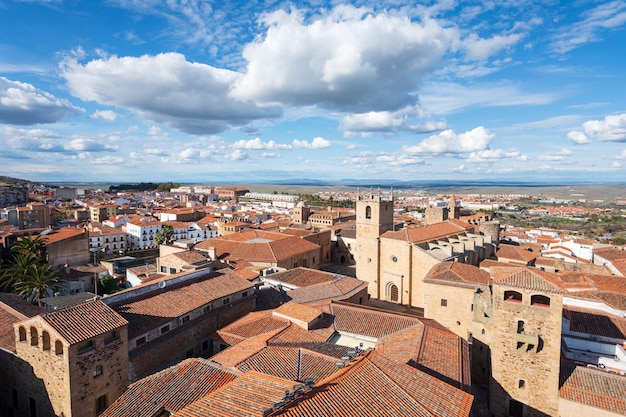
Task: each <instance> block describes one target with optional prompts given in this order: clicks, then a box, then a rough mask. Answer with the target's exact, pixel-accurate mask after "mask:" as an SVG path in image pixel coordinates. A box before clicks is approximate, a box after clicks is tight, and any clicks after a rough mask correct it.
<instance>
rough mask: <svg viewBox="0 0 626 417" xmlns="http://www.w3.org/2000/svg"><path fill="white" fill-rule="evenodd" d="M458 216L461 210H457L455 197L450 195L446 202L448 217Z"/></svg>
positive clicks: (456, 217) (454, 217)
mask: <svg viewBox="0 0 626 417" xmlns="http://www.w3.org/2000/svg"><path fill="white" fill-rule="evenodd" d="M459 217H461V210H459V206H457V205H456V198H455V197H454V195H451V196H450V201H449V202H448V218H449V219H458V218H459Z"/></svg>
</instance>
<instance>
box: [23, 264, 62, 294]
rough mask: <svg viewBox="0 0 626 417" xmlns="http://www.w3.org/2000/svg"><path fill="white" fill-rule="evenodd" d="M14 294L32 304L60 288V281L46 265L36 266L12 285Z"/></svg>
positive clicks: (54, 272)
mask: <svg viewBox="0 0 626 417" xmlns="http://www.w3.org/2000/svg"><path fill="white" fill-rule="evenodd" d="M14 288H15V292H16V293H17V295H19V296H20V297H22V298H25V299H27V300H28V301H30V302H32V303H33V304H37V301H39V300H40V299H42V298H46V296H48V295H49V294H51V293H54V292H56V291H58V290H59V289H60V288H61V279H60V278H59V277H58V276H57V274H56V271H54V270H53V269H52V268H51V267H50V265H48V264H37V265H35V267H34V268H33V269H32V271H31V272H30V274H29V275H28V277H26V278H25V279H23V280H20V281H18V282H16V283H15V284H14Z"/></svg>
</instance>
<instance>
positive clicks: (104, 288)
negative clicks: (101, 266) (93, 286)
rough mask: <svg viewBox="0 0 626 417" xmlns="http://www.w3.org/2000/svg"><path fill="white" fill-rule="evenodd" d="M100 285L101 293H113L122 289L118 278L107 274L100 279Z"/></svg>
mask: <svg viewBox="0 0 626 417" xmlns="http://www.w3.org/2000/svg"><path fill="white" fill-rule="evenodd" d="M98 287H99V288H100V294H113V293H114V292H118V291H119V290H121V288H120V285H119V284H118V282H117V280H116V279H115V278H113V277H112V276H111V275H105V276H103V277H102V278H100V280H99V281H98Z"/></svg>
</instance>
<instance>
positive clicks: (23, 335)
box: [19, 326, 26, 342]
mask: <svg viewBox="0 0 626 417" xmlns="http://www.w3.org/2000/svg"><path fill="white" fill-rule="evenodd" d="M19 332H20V342H24V341H25V340H26V329H25V328H23V327H22V326H20V330H19Z"/></svg>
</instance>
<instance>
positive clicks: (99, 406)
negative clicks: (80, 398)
mask: <svg viewBox="0 0 626 417" xmlns="http://www.w3.org/2000/svg"><path fill="white" fill-rule="evenodd" d="M107 405H108V404H107V396H106V395H102V396H100V397H98V398H97V399H96V414H100V413H102V412H103V411H104V410H106V409H107Z"/></svg>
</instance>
